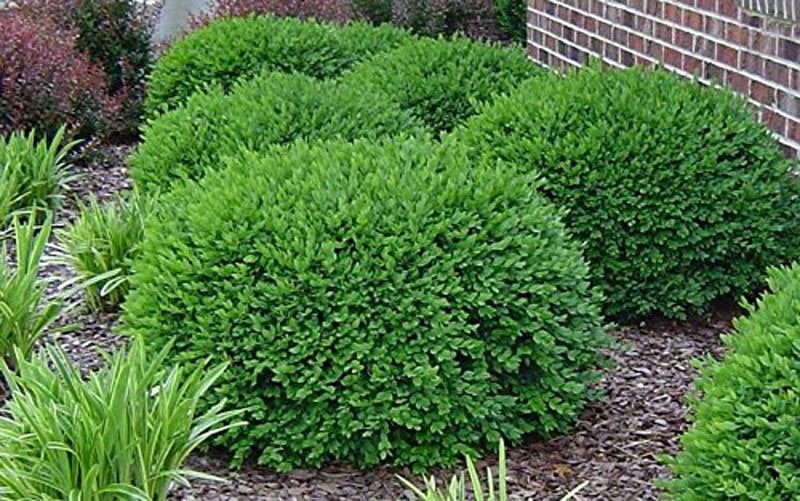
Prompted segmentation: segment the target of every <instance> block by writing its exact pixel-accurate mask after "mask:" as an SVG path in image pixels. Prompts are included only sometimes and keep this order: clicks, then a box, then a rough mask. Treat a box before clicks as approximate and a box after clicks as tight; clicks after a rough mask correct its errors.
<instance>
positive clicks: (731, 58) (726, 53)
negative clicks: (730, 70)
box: [717, 44, 739, 68]
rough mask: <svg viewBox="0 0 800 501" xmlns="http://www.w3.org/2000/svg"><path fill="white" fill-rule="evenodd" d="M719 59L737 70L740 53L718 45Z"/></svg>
mask: <svg viewBox="0 0 800 501" xmlns="http://www.w3.org/2000/svg"><path fill="white" fill-rule="evenodd" d="M717 59H718V60H719V61H720V62H722V63H725V64H727V65H728V66H733V67H734V68H736V67H738V64H739V51H737V50H736V49H733V48H731V47H728V46H726V45H722V44H717Z"/></svg>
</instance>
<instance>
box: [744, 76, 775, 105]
mask: <svg viewBox="0 0 800 501" xmlns="http://www.w3.org/2000/svg"><path fill="white" fill-rule="evenodd" d="M750 97H751V98H753V99H755V100H756V101H758V102H759V103H762V104H769V105H772V104H773V103H774V102H775V89H773V88H772V87H770V86H768V85H764V84H763V83H761V82H759V81H757V80H753V81H752V82H751V83H750Z"/></svg>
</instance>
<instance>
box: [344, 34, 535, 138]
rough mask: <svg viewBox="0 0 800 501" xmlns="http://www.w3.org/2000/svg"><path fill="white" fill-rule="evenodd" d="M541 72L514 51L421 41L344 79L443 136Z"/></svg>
mask: <svg viewBox="0 0 800 501" xmlns="http://www.w3.org/2000/svg"><path fill="white" fill-rule="evenodd" d="M540 72H541V70H538V69H537V68H536V67H535V66H534V65H533V64H532V63H531V62H530V61H529V60H528V58H527V57H525V53H524V52H523V51H521V50H518V49H517V50H511V49H507V48H504V47H501V46H499V45H492V44H487V43H481V42H473V41H470V40H468V39H466V38H462V37H455V38H452V39H443V38H439V39H428V38H425V39H419V40H414V41H412V42H409V43H406V44H403V45H402V46H400V47H398V48H397V49H395V50H393V51H389V52H386V53H383V54H379V55H377V56H375V57H374V58H372V59H370V60H367V61H365V62H364V63H362V64H360V65H358V66H357V67H356V68H354V69H353V71H352V72H351V73H350V74H348V76H347V77H345V80H346V81H349V82H353V83H355V84H357V85H359V86H360V87H362V88H365V89H377V90H380V91H382V92H384V93H385V94H387V95H389V96H392V97H393V98H394V99H395V101H397V102H398V103H399V104H400V106H401V107H403V108H405V109H408V110H410V111H411V112H412V113H414V115H415V116H417V117H419V119H420V120H423V121H424V122H425V123H426V124H427V125H428V127H429V128H430V129H431V130H433V131H434V132H442V131H449V130H450V129H452V128H453V127H455V126H456V125H458V124H459V123H461V122H462V121H464V120H465V119H467V118H469V117H470V116H472V115H474V114H476V113H477V112H478V111H479V109H480V107H481V105H483V104H485V103H488V102H491V101H492V100H493V99H494V98H495V95H496V94H502V93H506V92H509V91H511V90H513V89H514V88H515V87H516V86H517V85H519V83H520V82H522V81H523V80H525V79H527V78H529V77H532V76H534V75H537V74H539V73H540Z"/></svg>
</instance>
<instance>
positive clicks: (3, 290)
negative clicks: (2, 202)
mask: <svg viewBox="0 0 800 501" xmlns="http://www.w3.org/2000/svg"><path fill="white" fill-rule="evenodd" d="M51 226H52V218H51V216H50V215H48V216H47V217H46V218H45V220H44V223H43V225H42V227H41V228H40V229H38V230H37V228H36V218H33V217H29V218H27V222H26V223H25V224H23V223H20V221H19V219H18V218H14V223H13V229H14V242H13V243H14V253H15V255H16V264H15V265H13V266H12V264H11V263H10V259H9V255H8V250H7V245H8V242H7V241H5V240H3V241H2V242H1V243H0V360H6V361H8V363H9V364H11V365H12V366H16V365H18V364H19V363H20V362H21V359H20V357H22V358H27V357H28V356H29V355H30V354H31V351H32V350H33V346H34V344H35V343H36V341H37V340H38V339H39V338H40V337H42V335H43V334H44V333H45V331H46V330H47V328H48V327H50V325H52V323H53V322H54V321H55V320H56V319H57V318H58V316H59V314H60V313H61V309H62V303H61V301H60V300H48V299H46V298H45V292H46V289H47V282H45V281H43V280H40V279H39V277H38V276H37V275H38V273H39V267H40V265H41V261H42V253H43V252H44V247H45V245H46V244H47V240H48V238H50V229H51ZM3 441H4V440H0V442H3Z"/></svg>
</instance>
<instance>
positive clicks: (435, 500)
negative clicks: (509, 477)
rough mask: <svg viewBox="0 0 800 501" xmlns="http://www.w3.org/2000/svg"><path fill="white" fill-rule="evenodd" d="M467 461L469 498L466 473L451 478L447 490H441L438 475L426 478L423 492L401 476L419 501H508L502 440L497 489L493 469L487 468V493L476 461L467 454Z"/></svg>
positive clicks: (498, 460) (501, 442)
mask: <svg viewBox="0 0 800 501" xmlns="http://www.w3.org/2000/svg"><path fill="white" fill-rule="evenodd" d="M464 459H465V460H466V462H467V471H468V472H469V482H470V487H471V492H470V497H469V498H467V483H466V481H465V479H464V474H463V473H462V474H461V475H454V476H453V478H451V479H450V483H449V484H448V486H447V489H446V490H441V489H440V488H439V487H438V486H437V485H436V477H433V476H431V477H430V478H426V479H425V491H424V492H423V491H422V490H421V489H420V488H419V487H417V486H416V485H414V484H412V483H411V482H409V481H408V480H406V479H404V478H402V477H399V478H400V481H401V482H403V483H404V484H405V485H406V487H408V488H409V489H411V492H412V493H413V495H414V498H415V499H417V500H418V501H467V499H474V500H475V501H508V487H507V485H506V447H505V444H504V443H503V441H502V440H500V452H499V453H498V459H497V463H498V466H497V491H495V481H494V475H493V474H492V469H491V468H489V467H487V468H486V478H487V482H488V485H487V494H486V495H485V496H484V493H483V487H482V485H483V482H481V478H480V476H478V470H477V469H476V468H475V462H474V461H473V460H472V458H471V457H469V456H465V457H464Z"/></svg>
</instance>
